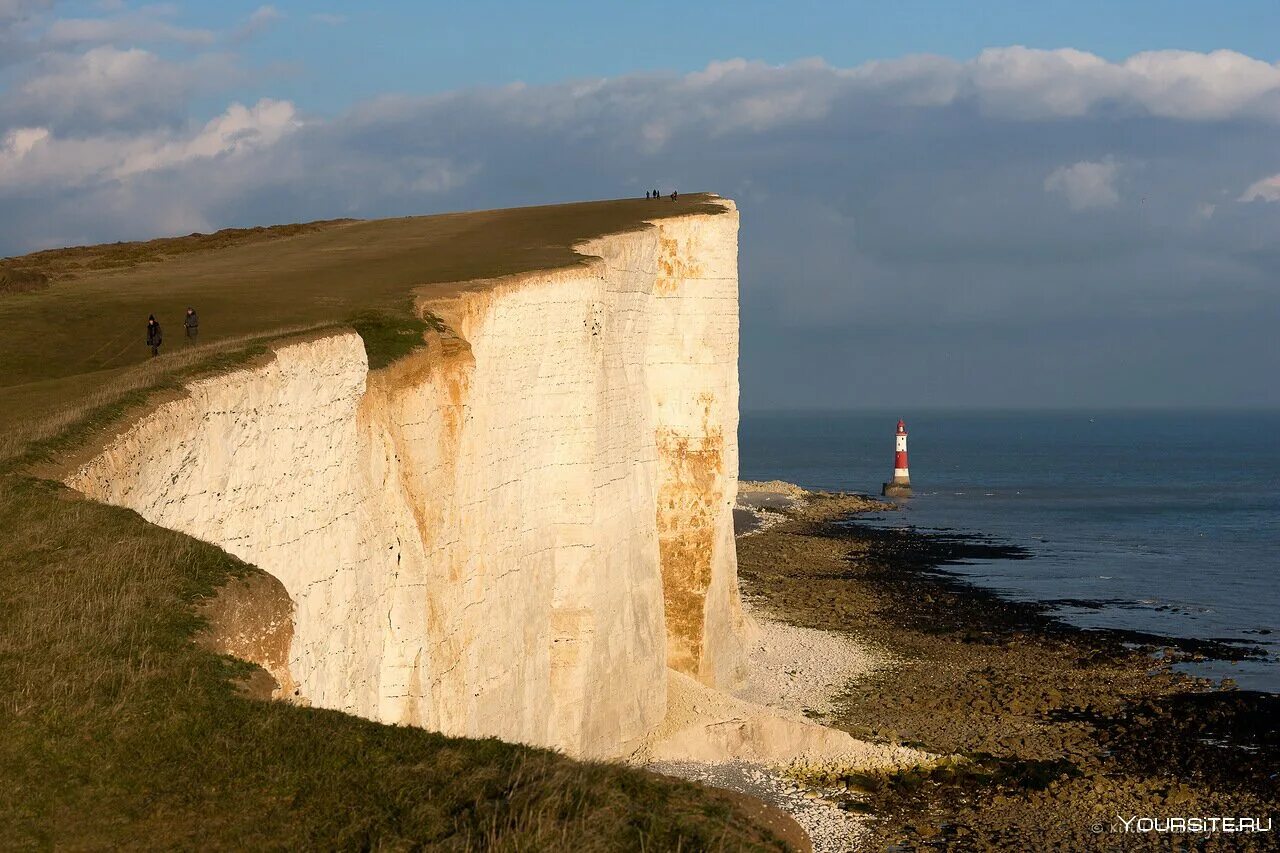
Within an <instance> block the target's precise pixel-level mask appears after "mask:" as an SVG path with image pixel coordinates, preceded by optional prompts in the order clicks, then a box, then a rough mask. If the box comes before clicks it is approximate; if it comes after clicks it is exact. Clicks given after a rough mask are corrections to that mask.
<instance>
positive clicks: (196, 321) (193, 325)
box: [182, 307, 200, 343]
mask: <svg viewBox="0 0 1280 853" xmlns="http://www.w3.org/2000/svg"><path fill="white" fill-rule="evenodd" d="M182 325H183V326H185V327H186V329H187V340H189V341H191V343H195V342H196V336H197V335H199V334H200V318H199V317H197V316H196V309H194V308H191V307H188V308H187V316H186V318H185V319H183V321H182Z"/></svg>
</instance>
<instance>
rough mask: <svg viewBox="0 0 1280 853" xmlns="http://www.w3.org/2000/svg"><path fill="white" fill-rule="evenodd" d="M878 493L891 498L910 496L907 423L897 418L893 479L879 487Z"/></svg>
mask: <svg viewBox="0 0 1280 853" xmlns="http://www.w3.org/2000/svg"><path fill="white" fill-rule="evenodd" d="M880 494H882V495H886V496H887V497H891V498H906V497H910V496H911V474H910V473H909V472H908V471H907V424H906V422H905V421H903V420H902V419H901V418H899V420H898V434H897V435H896V436H894V454H893V481H892V482H889V483H885V484H884V485H883V486H882V487H881V488H880Z"/></svg>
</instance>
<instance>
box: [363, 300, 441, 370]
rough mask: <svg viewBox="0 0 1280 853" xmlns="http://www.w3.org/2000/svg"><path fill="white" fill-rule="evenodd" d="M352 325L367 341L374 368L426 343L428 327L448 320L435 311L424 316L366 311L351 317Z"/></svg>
mask: <svg viewBox="0 0 1280 853" xmlns="http://www.w3.org/2000/svg"><path fill="white" fill-rule="evenodd" d="M350 325H351V327H352V328H353V329H355V330H356V333H357V334H359V335H360V338H361V340H363V341H364V351H365V355H366V356H367V357H368V359H369V369H370V370H377V369H378V368H380V367H386V366H387V365H388V364H391V363H392V362H393V361H397V360H399V359H401V358H404V357H405V356H406V355H408V354H409V353H411V352H413V351H414V350H415V349H417V348H418V347H420V346H422V336H423V335H424V334H426V332H427V329H434V330H435V331H437V332H442V331H444V329H445V325H444V321H442V320H441V319H440V318H439V317H436V316H435V315H434V314H431V313H428V314H427V315H426V316H425V317H424V318H421V319H420V318H418V317H415V316H412V315H409V314H388V313H384V312H381V311H363V312H361V313H359V314H356V315H355V316H353V317H352V318H351V320H350Z"/></svg>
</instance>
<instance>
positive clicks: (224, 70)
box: [0, 45, 240, 128]
mask: <svg viewBox="0 0 1280 853" xmlns="http://www.w3.org/2000/svg"><path fill="white" fill-rule="evenodd" d="M239 76H240V74H239V72H238V71H237V70H236V69H235V67H234V65H233V62H232V60H231V58H230V57H226V56H220V55H201V56H197V57H195V58H192V59H189V60H187V61H185V62H174V61H171V60H167V59H163V58H161V57H160V56H158V55H156V54H155V53H152V52H150V51H148V50H144V49H142V48H138V47H133V48H128V49H124V50H121V49H118V48H115V47H112V46H110V45H102V46H98V47H94V48H91V49H89V50H86V51H84V52H82V53H52V54H47V55H46V56H45V57H44V58H43V59H42V60H41V62H40V63H39V64H38V65H37V66H36V70H35V73H34V74H32V75H31V76H29V77H27V78H26V79H25V80H21V81H20V82H18V83H16V84H15V85H14V87H13V89H12V94H11V95H10V97H9V98H8V99H7V101H0V117H3V116H4V114H5V113H10V114H12V115H15V116H17V117H19V119H20V120H22V121H25V122H27V123H40V124H50V123H56V124H59V125H60V126H61V125H67V124H71V125H75V126H77V127H82V128H83V127H94V126H99V127H100V126H101V125H121V124H128V125H131V126H139V125H141V126H146V125H148V124H149V123H150V124H154V123H155V122H158V121H166V122H167V121H172V120H175V119H177V118H179V117H181V116H182V115H183V114H185V112H186V108H187V101H188V98H189V97H190V96H191V95H192V94H194V93H195V92H198V91H210V90H213V89H216V88H217V87H220V86H224V85H226V84H227V83H229V82H231V81H234V80H236V79H238V77H239Z"/></svg>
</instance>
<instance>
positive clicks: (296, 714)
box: [0, 199, 782, 850]
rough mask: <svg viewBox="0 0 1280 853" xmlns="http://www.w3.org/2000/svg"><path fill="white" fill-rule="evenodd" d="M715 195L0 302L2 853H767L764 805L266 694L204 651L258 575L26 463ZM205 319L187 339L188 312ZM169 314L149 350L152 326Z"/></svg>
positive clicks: (29, 261)
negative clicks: (156, 406) (225, 612)
mask: <svg viewBox="0 0 1280 853" xmlns="http://www.w3.org/2000/svg"><path fill="white" fill-rule="evenodd" d="M696 204H697V201H696V200H694V199H690V200H689V201H682V202H680V203H679V204H678V205H673V204H672V203H671V202H669V201H663V202H656V201H654V202H645V201H643V200H641V201H620V202H601V203H593V204H582V205H566V206H558V207H548V208H536V209H526V210H514V211H497V212H485V213H475V214H458V215H451V216H439V217H424V218H415V219H402V220H390V221H386V222H369V223H320V224H315V225H313V226H308V227H304V228H298V229H293V230H291V232H284V233H282V232H279V231H273V232H243V233H235V234H224V235H223V237H222V238H219V239H195V238H182V240H185V241H186V242H181V241H179V242H178V243H174V242H172V241H170V242H167V243H163V242H158V243H153V244H123V245H122V246H115V247H94V248H91V249H79V250H66V251H61V252H46V253H41V254H39V255H33V256H27V257H26V258H20V259H7V260H6V262H5V263H4V264H3V266H5V267H6V268H7V269H9V270H17V271H18V272H15V273H13V274H12V275H11V280H14V281H17V280H21V281H23V282H27V283H28V284H30V283H31V282H35V283H36V284H34V285H32V286H26V285H24V286H23V287H21V288H14V289H11V290H9V291H7V292H2V293H0V386H3V387H0V413H2V414H0V418H3V420H4V422H3V423H0V435H3V436H4V437H5V438H6V443H5V444H4V448H3V449H4V453H3V456H4V461H3V462H0V602H3V607H0V791H3V792H4V794H5V795H4V796H3V797H0V848H4V849H11V848H19V849H21V848H36V849H41V848H48V847H54V846H56V847H73V848H82V847H90V848H106V847H115V846H125V847H141V848H165V849H170V848H201V849H225V848H251V849H285V848H288V849H297V848H304V849H305V848H342V849H356V848H360V849H364V848H369V847H391V848H410V847H421V846H429V847H438V848H443V849H457V850H466V849H495V848H496V849H510V850H544V849H575V850H614V849H637V850H639V849H644V850H661V849H685V850H695V849H731V850H732V849H762V850H777V849H782V846H781V844H780V843H779V842H777V840H776V839H775V838H774V837H773V836H771V835H770V834H769V833H768V832H767V831H766V830H765V829H762V828H761V827H760V826H759V825H758V824H756V823H754V822H752V819H750V818H749V817H748V812H747V811H746V809H747V806H744V805H742V804H741V803H739V802H738V801H735V800H730V799H728V798H725V797H721V796H719V795H716V794H713V793H711V792H709V791H706V790H705V789H700V788H696V787H694V786H691V785H688V784H685V783H680V782H675V781H670V780H663V779H659V778H657V777H654V776H650V775H648V774H645V773H641V772H638V771H634V770H629V769H625V768H622V767H617V766H611V765H601V764H584V763H579V762H574V761H571V760H569V759H566V758H564V757H562V756H559V755H556V754H554V753H551V752H547V751H544V750H535V749H528V748H523V747H516V746H512V745H509V744H503V743H501V742H498V741H493V740H486V741H474V740H462V739H452V738H446V737H443V736H440V735H437V734H433V733H430V732H426V731H423V730H419V729H412V728H401V727H395V726H386V725H380V724H377V723H373V722H369V721H366V720H361V719H357V718H355V717H350V716H346V715H344V714H340V713H336V712H332V711H322V710H316V709H306V708H299V707H294V706H289V705H283V704H276V703H265V702H257V701H253V700H250V699H247V698H244V697H243V696H241V695H239V694H238V693H237V692H236V691H235V689H234V688H233V682H234V680H235V679H236V678H237V677H240V676H242V675H243V674H244V672H245V668H246V666H247V665H245V664H241V663H238V662H236V661H234V660H232V659H230V658H225V657H221V656H218V655H215V654H213V653H211V652H208V651H206V650H204V649H203V648H202V647H199V646H197V645H196V644H194V643H193V642H192V637H193V634H194V632H195V631H197V630H198V628H199V620H198V618H197V617H196V615H195V612H194V610H193V608H192V604H193V602H195V601H197V600H199V599H200V598H201V597H202V596H207V595H209V594H210V593H211V592H212V591H213V590H214V589H215V588H216V587H217V586H219V585H220V584H222V583H224V582H225V581H226V580H227V579H228V578H229V577H231V576H234V575H238V574H243V573H247V572H254V571H256V569H254V568H252V567H250V566H247V565H245V564H243V563H240V562H239V561H237V560H235V559H234V558H232V557H230V556H229V555H227V554H226V553H224V552H222V551H221V550H220V549H218V548H216V547H214V546H211V545H208V544H205V543H201V542H198V541H196V540H193V539H191V538H189V537H186V536H183V535H181V534H178V533H175V532H172V531H168V530H164V529H162V528H159V527H156V526H155V525H152V524H149V523H147V522H146V521H144V520H143V519H141V518H140V517H139V516H138V515H136V514H135V513H132V512H129V511H126V510H122V509H118V508H115V507H109V506H104V505H100V504H94V503H91V502H88V501H85V500H81V499H79V498H78V497H77V496H75V495H74V494H72V493H71V492H69V491H68V490H66V489H65V488H63V487H61V486H60V485H58V484H56V483H53V482H50V481H47V480H41V479H39V478H37V477H35V476H32V475H31V473H30V472H31V471H32V470H33V469H32V468H31V463H34V462H38V461H40V460H42V459H46V460H47V459H54V458H57V457H58V456H59V455H60V454H63V453H65V452H67V451H68V450H69V449H71V448H74V447H76V446H77V445H79V444H81V443H83V442H84V441H86V440H88V439H90V438H91V437H92V436H93V435H95V434H96V433H97V431H98V430H100V429H102V428H104V427H109V426H110V425H111V424H113V423H115V422H117V421H118V420H119V419H120V418H122V417H125V416H126V415H127V413H128V412H129V411H132V410H133V408H134V407H138V406H145V405H146V404H147V400H148V399H149V398H150V396H151V395H153V394H155V393H157V392H159V391H162V390H164V389H166V388H174V387H177V385H178V384H179V383H180V382H181V381H182V380H183V379H184V378H187V377H190V376H191V375H194V374H199V373H202V372H206V371H211V370H219V369H226V368H227V367H228V366H230V365H233V364H235V363H237V362H239V361H242V360H244V359H249V358H253V357H255V356H256V355H259V354H261V353H262V352H263V351H264V349H265V344H266V342H268V341H270V340H271V339H273V338H278V337H280V336H282V335H286V334H289V333H291V332H295V331H298V330H302V329H313V328H319V327H324V326H326V325H335V324H345V323H352V324H353V325H354V327H355V328H356V329H357V330H358V331H360V332H361V334H362V335H365V336H366V338H367V340H369V342H370V345H371V346H372V347H374V348H375V349H376V350H377V352H379V353H381V354H382V356H384V357H391V356H392V355H394V345H393V344H394V341H395V339H396V338H397V336H396V334H395V332H396V331H398V330H401V329H405V330H409V331H415V330H418V331H420V329H421V321H420V320H417V319H416V318H413V317H411V316H409V314H408V306H409V302H408V288H410V287H411V286H414V285H418V284H429V283H432V282H444V281H450V280H456V279H463V278H471V277H479V276H492V275H498V274H502V273H508V272H513V271H518V270H523V269H532V268H536V267H541V266H549V265H556V264H565V263H572V262H573V261H574V258H573V255H572V253H571V252H570V251H569V249H568V245H569V244H570V243H572V242H573V241H575V240H578V239H582V238H584V237H589V236H593V235H596V234H601V233H606V232H609V231H614V230H619V229H622V228H625V227H627V226H630V225H632V224H635V223H637V222H639V221H640V220H641V219H642V218H647V217H652V216H655V215H670V214H671V213H678V212H686V211H688V210H690V209H691V208H693V207H694V206H695V205H696ZM187 304H194V305H195V306H196V307H197V308H198V309H199V310H200V313H201V321H202V322H201V343H200V346H199V347H198V348H189V349H186V350H185V351H184V348H183V340H182V335H181V328H180V317H181V312H182V309H183V308H184V307H185V306H186V305H187ZM150 312H155V313H156V314H157V315H159V316H160V318H161V320H162V322H165V324H166V326H167V329H166V331H167V340H168V344H167V345H166V354H165V355H163V356H161V357H160V358H158V359H155V360H151V359H149V358H148V353H147V351H146V348H145V347H144V346H143V324H144V322H145V319H146V315H147V314H148V313H150Z"/></svg>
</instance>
